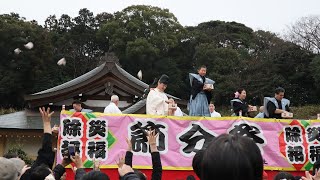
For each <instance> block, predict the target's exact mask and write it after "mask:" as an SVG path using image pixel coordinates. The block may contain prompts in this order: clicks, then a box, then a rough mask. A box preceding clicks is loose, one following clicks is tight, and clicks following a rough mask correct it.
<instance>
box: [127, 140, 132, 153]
mask: <svg viewBox="0 0 320 180" xmlns="http://www.w3.org/2000/svg"><path fill="white" fill-rule="evenodd" d="M126 142H127V144H128V147H127V151H132V143H131V139H128V138H126Z"/></svg>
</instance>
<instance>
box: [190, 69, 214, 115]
mask: <svg viewBox="0 0 320 180" xmlns="http://www.w3.org/2000/svg"><path fill="white" fill-rule="evenodd" d="M206 72H207V68H206V66H200V68H199V69H198V74H193V73H190V74H189V77H190V85H191V96H190V103H189V115H190V116H208V117H210V111H209V102H210V100H211V97H212V95H211V90H212V89H213V84H214V81H213V80H211V79H208V78H206V77H205V75H206Z"/></svg>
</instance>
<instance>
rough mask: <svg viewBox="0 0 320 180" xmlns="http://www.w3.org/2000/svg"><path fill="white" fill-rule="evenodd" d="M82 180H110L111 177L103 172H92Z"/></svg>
mask: <svg viewBox="0 0 320 180" xmlns="http://www.w3.org/2000/svg"><path fill="white" fill-rule="evenodd" d="M81 180H109V176H107V175H106V174H105V173H103V172H101V171H90V172H88V173H87V174H85V175H84V176H82V178H81Z"/></svg>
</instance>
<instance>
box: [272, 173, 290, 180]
mask: <svg viewBox="0 0 320 180" xmlns="http://www.w3.org/2000/svg"><path fill="white" fill-rule="evenodd" d="M273 179H274V180H280V179H286V180H295V178H294V176H293V175H292V174H290V173H288V172H279V173H278V174H277V175H276V176H275V177H274V178H273Z"/></svg>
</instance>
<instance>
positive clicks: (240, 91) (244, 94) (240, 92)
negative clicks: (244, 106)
mask: <svg viewBox="0 0 320 180" xmlns="http://www.w3.org/2000/svg"><path fill="white" fill-rule="evenodd" d="M236 93H237V94H238V98H239V99H241V100H244V99H246V97H247V92H246V90H245V89H244V88H239V89H238V90H237V92H236Z"/></svg>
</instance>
